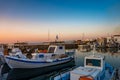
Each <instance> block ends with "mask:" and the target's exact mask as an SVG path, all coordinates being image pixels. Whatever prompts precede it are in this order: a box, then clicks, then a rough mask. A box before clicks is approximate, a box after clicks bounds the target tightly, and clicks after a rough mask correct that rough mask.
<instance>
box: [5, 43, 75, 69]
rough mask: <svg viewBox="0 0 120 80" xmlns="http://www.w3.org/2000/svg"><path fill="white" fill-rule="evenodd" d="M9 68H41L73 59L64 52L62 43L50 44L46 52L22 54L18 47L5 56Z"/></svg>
mask: <svg viewBox="0 0 120 80" xmlns="http://www.w3.org/2000/svg"><path fill="white" fill-rule="evenodd" d="M5 58H6V62H7V64H8V65H9V66H10V68H18V69H19V68H24V69H31V68H43V67H51V66H53V67H54V66H56V65H63V64H64V65H65V64H66V63H68V62H70V61H73V60H74V57H73V56H68V55H66V54H65V47H64V46H63V45H50V46H49V48H48V50H47V53H32V54H28V55H24V54H22V52H21V50H20V49H19V48H14V49H13V50H12V52H11V53H9V55H8V56H6V57H5Z"/></svg>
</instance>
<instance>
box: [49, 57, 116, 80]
mask: <svg viewBox="0 0 120 80" xmlns="http://www.w3.org/2000/svg"><path fill="white" fill-rule="evenodd" d="M50 79H51V80H115V69H114V68H113V67H112V66H111V65H110V64H108V63H106V62H105V61H104V57H103V56H98V55H91V56H87V57H85V60H84V66H83V67H82V66H80V67H78V68H75V69H73V70H69V71H67V72H64V73H62V72H61V73H59V74H57V75H54V76H52V77H51V78H50Z"/></svg>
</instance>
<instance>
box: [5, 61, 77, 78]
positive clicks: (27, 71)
mask: <svg viewBox="0 0 120 80" xmlns="http://www.w3.org/2000/svg"><path fill="white" fill-rule="evenodd" d="M73 66H75V61H74V59H72V60H70V61H68V62H64V63H61V64H56V65H51V66H46V67H41V68H20V69H18V68H15V69H12V70H11V71H10V72H9V74H8V77H7V80H21V79H31V78H34V77H37V76H41V75H44V74H49V73H51V72H54V71H59V70H61V69H65V68H68V67H73ZM16 76H17V77H16Z"/></svg>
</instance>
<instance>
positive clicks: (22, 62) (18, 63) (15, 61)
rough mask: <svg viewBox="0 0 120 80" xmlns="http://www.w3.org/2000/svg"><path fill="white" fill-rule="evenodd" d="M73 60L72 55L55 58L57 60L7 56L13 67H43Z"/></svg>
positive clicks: (9, 63)
mask: <svg viewBox="0 0 120 80" xmlns="http://www.w3.org/2000/svg"><path fill="white" fill-rule="evenodd" d="M71 60H73V58H72V57H69V58H65V59H61V60H55V61H52V62H51V61H35V60H28V59H19V58H14V57H12V58H11V57H6V61H7V63H8V65H9V66H10V67H11V68H24V69H25V68H42V67H47V66H52V65H58V64H62V63H66V62H69V61H71Z"/></svg>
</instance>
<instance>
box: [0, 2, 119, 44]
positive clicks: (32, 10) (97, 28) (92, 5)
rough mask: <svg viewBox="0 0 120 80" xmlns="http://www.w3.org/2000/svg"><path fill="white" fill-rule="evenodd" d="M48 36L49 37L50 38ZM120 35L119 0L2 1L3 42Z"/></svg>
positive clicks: (0, 33) (0, 24) (0, 28)
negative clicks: (57, 37)
mask: <svg viewBox="0 0 120 80" xmlns="http://www.w3.org/2000/svg"><path fill="white" fill-rule="evenodd" d="M48 34H49V37H48ZM114 34H120V0H0V42H5V43H6V42H7V43H9V42H16V41H21V42H22V41H25V42H26V41H27V42H41V41H42V42H46V41H53V40H55V36H56V35H58V36H59V40H79V39H83V38H84V39H93V38H97V37H106V36H110V35H114Z"/></svg>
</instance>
